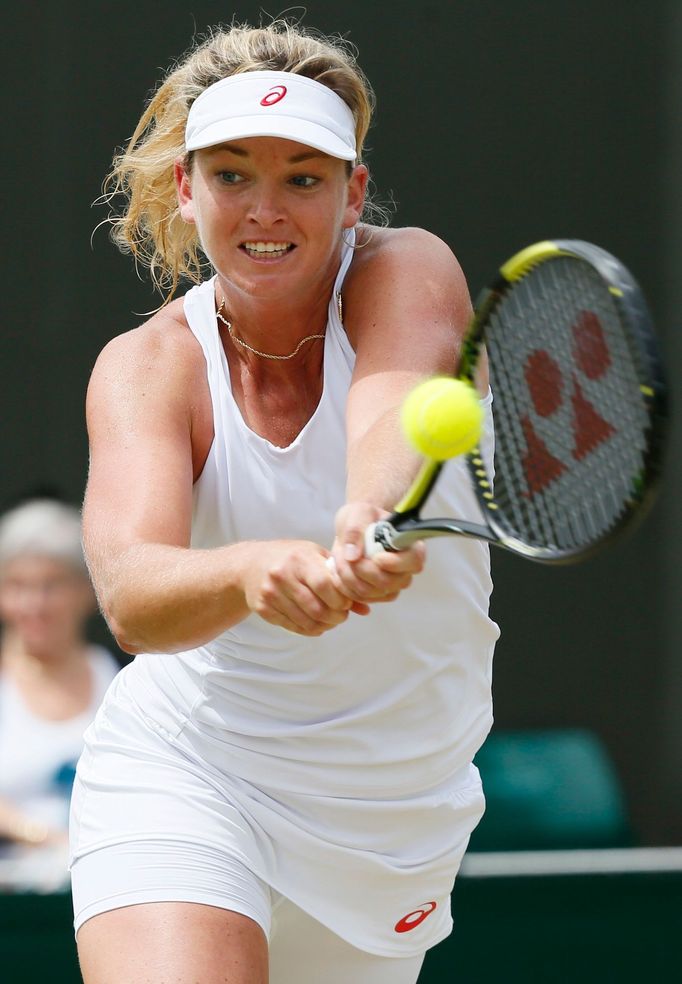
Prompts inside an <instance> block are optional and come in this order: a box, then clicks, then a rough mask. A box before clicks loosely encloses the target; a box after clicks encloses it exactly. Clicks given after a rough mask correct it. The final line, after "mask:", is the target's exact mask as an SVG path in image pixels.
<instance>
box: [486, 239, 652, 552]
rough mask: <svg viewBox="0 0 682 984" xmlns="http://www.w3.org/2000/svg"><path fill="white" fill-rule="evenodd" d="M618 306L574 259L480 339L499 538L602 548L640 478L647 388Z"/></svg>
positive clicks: (556, 262)
mask: <svg viewBox="0 0 682 984" xmlns="http://www.w3.org/2000/svg"><path fill="white" fill-rule="evenodd" d="M622 303H623V302H622V301H621V300H620V299H619V298H617V297H615V296H614V295H613V294H612V293H610V292H609V289H608V286H607V285H606V284H605V282H604V280H603V279H602V278H601V277H600V275H599V274H598V273H596V272H595V271H594V270H592V268H591V267H590V266H589V265H588V264H586V263H584V262H582V261H580V260H577V259H575V258H573V257H561V258H556V259H552V260H551V261H548V262H544V263H541V264H540V265H539V266H537V267H535V268H534V269H533V270H532V271H531V272H530V273H529V274H527V275H526V276H525V277H524V278H523V279H522V280H521V281H519V282H518V283H517V284H515V285H514V287H513V288H512V289H511V290H510V291H509V292H508V293H507V294H506V295H505V297H504V298H503V300H502V301H501V302H500V303H499V304H498V306H497V308H496V311H495V312H494V313H493V315H492V318H491V324H490V328H489V331H488V332H487V334H486V345H487V346H488V349H489V353H490V364H491V382H492V387H493V392H494V394H495V403H494V417H495V442H496V452H495V500H494V505H495V507H496V508H495V511H494V514H493V515H492V519H493V520H494V522H495V524H496V525H497V526H498V527H500V528H501V529H502V530H503V532H504V533H505V534H506V535H511V536H515V537H517V538H519V539H522V540H524V541H525V542H528V543H531V544H537V545H549V546H550V547H551V548H555V549H558V550H572V549H578V548H580V546H581V545H584V544H585V543H588V542H590V541H592V540H594V539H596V538H598V537H601V536H603V535H604V534H605V533H607V532H608V531H609V530H610V529H611V528H612V527H614V526H615V525H616V524H617V523H618V522H619V520H620V519H621V517H622V515H623V513H624V512H625V511H627V509H628V508H629V503H630V502H631V500H632V498H633V496H636V494H637V480H638V476H640V475H641V474H642V472H643V469H644V467H645V456H646V451H647V433H648V428H649V413H648V408H647V404H646V400H645V397H644V396H643V394H642V391H641V386H640V380H641V379H642V378H645V379H646V378H648V376H647V375H646V373H647V367H646V366H642V364H641V362H642V359H641V355H640V353H639V350H638V348H637V346H636V345H634V344H633V341H632V338H631V336H629V334H628V330H627V327H626V325H625V324H624V322H623V317H622V314H621V310H622Z"/></svg>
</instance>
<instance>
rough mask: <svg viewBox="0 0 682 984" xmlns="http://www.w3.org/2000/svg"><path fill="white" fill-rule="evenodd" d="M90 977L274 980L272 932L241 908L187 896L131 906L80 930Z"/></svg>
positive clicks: (221, 983) (149, 981)
mask: <svg viewBox="0 0 682 984" xmlns="http://www.w3.org/2000/svg"><path fill="white" fill-rule="evenodd" d="M78 956H79V959H80V963H81V971H82V974H83V981H84V984H121V982H122V981H125V982H126V984H195V982H196V981H201V984H267V982H268V951H267V941H266V938H265V934H264V932H263V930H262V929H261V927H260V926H259V925H258V923H257V922H255V921H254V920H253V919H250V918H249V917H248V916H244V915H242V914H241V913H237V912H231V911H229V910H227V909H222V908H217V907H214V906H210V905H197V904H195V903H188V902H152V903H147V904H142V905H132V906H126V907H125V908H121V909H114V910H111V911H109V912H104V913H101V914H100V915H98V916H94V917H93V918H91V919H89V920H88V921H87V922H86V923H85V924H84V925H83V926H82V927H81V929H80V931H79V933H78Z"/></svg>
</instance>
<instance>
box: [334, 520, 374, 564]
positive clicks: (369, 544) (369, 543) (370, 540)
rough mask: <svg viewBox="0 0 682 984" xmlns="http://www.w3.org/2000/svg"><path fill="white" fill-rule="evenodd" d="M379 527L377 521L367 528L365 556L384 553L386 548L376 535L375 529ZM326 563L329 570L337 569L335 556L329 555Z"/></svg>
mask: <svg viewBox="0 0 682 984" xmlns="http://www.w3.org/2000/svg"><path fill="white" fill-rule="evenodd" d="M376 528H377V524H376V523H370V525H369V526H368V527H367V529H366V530H365V542H364V552H365V557H373V556H374V555H375V554H378V553H382V552H383V550H384V548H383V546H382V545H381V543H379V541H378V540H376V539H375V537H374V531H375V530H376ZM325 564H326V565H327V570H330V571H335V570H336V564H335V562H334V558H333V557H327V559H326V561H325Z"/></svg>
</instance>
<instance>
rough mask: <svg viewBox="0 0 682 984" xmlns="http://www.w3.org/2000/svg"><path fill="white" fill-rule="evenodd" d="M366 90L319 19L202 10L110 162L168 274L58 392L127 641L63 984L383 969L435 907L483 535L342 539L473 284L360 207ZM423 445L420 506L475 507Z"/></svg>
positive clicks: (474, 720) (453, 800) (461, 741)
mask: <svg viewBox="0 0 682 984" xmlns="http://www.w3.org/2000/svg"><path fill="white" fill-rule="evenodd" d="M371 106H372V94H371V90H370V88H369V86H368V84H367V82H366V80H365V78H364V76H363V74H362V72H361V71H360V69H359V68H358V67H357V65H356V63H355V61H354V59H353V56H352V55H351V53H350V52H349V49H348V48H347V46H345V45H343V44H341V43H339V42H336V41H329V40H326V39H323V38H320V37H319V36H318V35H314V36H313V35H311V34H308V33H306V32H305V31H303V30H302V29H300V28H294V27H292V26H290V25H287V24H284V23H280V22H278V23H275V24H273V25H272V26H270V27H268V28H263V29H251V28H247V27H244V28H242V27H233V28H232V29H229V30H225V31H223V30H216V31H215V32H213V33H212V34H211V36H210V37H209V38H208V40H206V41H204V42H202V43H201V44H200V45H199V46H197V47H196V48H195V49H194V50H193V51H192V52H191V54H189V56H187V57H186V58H185V60H184V61H183V62H182V63H180V64H178V65H177V66H176V67H175V68H174V69H173V70H172V71H171V72H170V74H168V76H167V77H166V78H165V80H164V81H163V83H162V84H161V86H160V87H159V89H158V90H157V92H156V94H155V95H154V96H153V98H152V100H151V102H150V104H149V106H148V108H147V109H146V111H145V113H144V115H143V116H142V118H141V120H140V123H139V125H138V127H137V130H136V132H135V134H134V135H133V138H132V140H131V142H130V145H129V146H128V148H127V150H126V151H125V152H124V153H123V154H122V155H121V156H120V157H119V158H117V160H116V161H115V165H114V170H113V172H112V174H113V176H112V179H111V180H112V182H113V185H112V186H113V188H114V190H123V191H124V192H125V194H126V196H127V197H126V205H125V210H124V212H123V214H121V215H120V216H119V217H118V218H117V219H116V220H115V225H114V231H115V237H116V239H117V240H118V242H119V243H120V244H122V245H123V246H124V247H125V248H128V249H130V250H132V252H133V253H134V254H135V256H136V258H137V260H145V261H146V262H147V263H148V264H149V266H150V268H151V271H152V275H153V277H154V279H155V281H156V282H157V283H159V284H161V285H162V286H163V285H167V286H168V288H169V293H171V294H172V293H173V291H174V290H175V288H176V287H177V285H178V282H179V281H180V280H181V278H183V277H184V278H187V277H189V278H191V279H192V280H194V282H195V283H196V286H195V287H193V288H192V289H191V290H190V291H189V293H187V294H186V295H185V296H184V297H182V298H179V299H177V300H170V299H169V300H168V303H166V304H164V305H163V306H162V307H161V309H160V310H159V311H158V312H157V313H156V314H155V315H154V316H153V317H152V318H151V320H149V321H147V322H146V323H145V324H143V325H141V326H140V327H137V328H135V329H134V330H132V331H130V332H128V333H126V334H123V335H121V336H119V337H117V338H115V339H114V340H113V341H112V342H110V343H109V345H107V347H106V348H105V349H104V351H103V352H102V354H101V356H100V358H99V360H98V362H97V365H96V367H95V369H94V372H93V375H92V380H91V385H90V388H89V394H88V409H87V413H88V426H89V432H90V439H91V470H90V476H89V483H88V489H87V495H86V501H85V509H84V524H85V526H84V528H85V543H86V550H87V555H88V558H89V564H90V567H91V571H92V575H93V579H94V583H95V585H96V588H97V592H98V596H99V599H100V603H101V606H102V608H103V611H104V613H105V615H106V617H107V619H108V621H109V625H110V626H111V629H112V631H113V633H114V635H115V637H116V639H117V640H118V642H119V644H120V645H121V646H122V647H123V648H124V649H125V650H127V651H128V652H130V653H133V654H136V659H135V660H134V661H133V662H132V663H131V664H130V665H129V666H128V667H126V668H125V669H124V670H123V672H121V673H120V674H119V675H118V677H117V679H116V681H115V682H114V684H113V685H112V687H111V688H110V690H109V692H108V695H107V697H106V699H105V702H104V705H103V708H102V710H101V712H100V714H99V715H98V717H97V719H96V721H95V723H94V724H93V726H92V727H91V728H90V729H89V731H88V733H87V736H86V750H85V752H84V754H83V757H82V759H81V762H80V764H79V769H78V778H77V782H76V787H75V792H74V798H73V808H72V880H73V892H74V905H75V920H76V929H77V933H78V945H79V952H80V959H81V965H82V969H83V974H84V978H85V981H86V984H104V982H112V984H113V982H116V984H120V982H121V981H126V982H127V984H134V982H143V981H144V982H145V984H153V982H158V984H161V982H164V984H173V982H177V984H179V982H189V981H201V982H202V984H212V982H216V984H217V982H229V984H264V982H266V981H268V980H269V981H270V982H273V984H285V982H286V984H320V982H322V981H324V982H325V984H348V982H349V981H358V982H360V981H361V982H363V984H414V982H415V981H416V980H417V977H418V974H419V970H420V967H421V964H422V961H423V957H424V953H425V951H426V950H427V949H428V948H429V947H431V946H433V945H434V944H435V943H437V942H438V941H439V940H442V939H443V938H444V937H445V936H447V934H448V933H449V932H450V929H451V924H452V923H451V916H450V906H449V896H450V891H451V889H452V885H453V881H454V878H455V875H456V872H457V869H458V866H459V864H460V860H461V857H462V854H463V852H464V850H465V848H466V845H467V841H468V838H469V835H470V833H471V831H472V829H473V827H474V826H475V825H476V823H477V821H478V819H479V818H480V816H481V813H482V811H483V796H482V793H481V787H480V782H479V777H478V773H477V771H476V769H475V768H474V767H473V766H472V758H473V756H474V754H475V752H476V750H477V749H478V748H479V746H480V745H481V743H482V742H483V740H484V738H485V736H486V734H487V732H488V730H489V727H490V723H491V704H490V675H491V662H492V652H493V647H494V643H495V640H496V638H497V635H498V631H497V627H496V625H495V624H494V622H492V621H491V620H490V618H489V615H488V600H489V594H490V589H491V582H490V576H489V558H488V550H487V547H486V546H485V545H484V544H482V543H480V542H474V541H466V540H464V539H461V540H458V541H457V542H451V541H447V542H441V543H438V544H436V545H434V546H433V547H431V546H430V547H429V556H428V559H425V551H424V549H423V545H419V546H417V547H415V548H413V549H411V550H409V551H406V552H405V553H402V554H392V555H390V554H385V555H382V556H380V557H378V558H372V559H368V558H365V557H363V556H362V547H361V540H362V531H363V529H364V528H365V526H366V525H367V524H368V523H369V522H371V521H374V520H376V519H378V518H380V517H382V516H384V515H386V510H387V508H388V507H389V506H390V504H391V503H393V502H394V501H396V499H397V498H398V497H399V495H400V494H401V492H402V491H403V490H404V488H405V487H406V486H407V484H408V483H409V481H410V480H411V479H412V478H413V476H414V473H415V471H416V468H417V465H418V462H417V461H416V460H415V458H414V456H413V455H412V453H411V452H409V451H408V450H407V449H406V447H405V443H404V440H403V438H402V437H401V434H400V431H399V426H398V408H399V406H400V404H401V402H402V400H403V398H404V396H405V394H406V393H407V392H408V390H410V389H411V387H412V386H413V385H415V384H416V383H417V382H418V381H419V380H421V379H422V378H424V377H425V376H428V375H429V374H432V373H437V372H452V371H454V370H455V368H456V364H457V359H458V346H459V342H460V339H461V337H462V334H463V332H464V329H465V326H466V324H467V320H468V317H469V314H470V302H469V298H468V293H467V289H466V285H465V281H464V279H463V276H462V273H461V271H460V268H459V266H458V264H457V262H456V261H455V259H454V257H453V256H452V254H451V253H450V251H449V249H448V248H447V247H446V246H445V245H444V244H443V243H442V242H440V241H439V240H438V239H436V238H435V237H434V236H432V235H430V234H428V233H426V232H423V231H420V230H417V229H395V230H390V229H387V228H379V227H375V226H372V225H371V224H369V223H367V222H366V221H364V220H363V208H364V207H365V193H366V187H367V180H368V172H367V168H366V166H365V165H364V164H363V163H362V145H363V140H364V137H365V135H366V132H367V128H368V125H369V122H370V114H371ZM433 155H434V163H436V159H437V151H436V150H434V151H433ZM207 269H208V278H207V279H203V278H204V277H205V275H206V271H207ZM481 393H482V395H484V397H485V399H484V402H485V404H486V407H487V408H488V403H489V400H490V396H489V395H485V394H487V382H486V380H483V379H482V380H481ZM487 421H488V424H487V426H488V434H487V438H486V447H487V453H488V454H489V453H490V438H491V435H490V433H489V430H490V415H489V412H488V413H487ZM448 468H449V469H450V478H449V480H448V481H442V482H440V483H439V485H438V491H437V493H436V494H435V495H434V501H433V508H434V510H438V511H441V510H442V511H443V512H446V513H449V514H451V515H467V514H471V515H472V516H476V506H475V504H474V500H473V497H472V494H471V492H470V488H469V482H468V480H467V478H466V476H465V472H464V469H463V466H462V465H461V463H457V462H454V463H452V464H451V465H448ZM330 555H333V558H334V562H335V564H333V565H332V564H328V563H327V561H328V558H329V557H330ZM334 568H335V569H334ZM385 602H388V604H382V603H385Z"/></svg>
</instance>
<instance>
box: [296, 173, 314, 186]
mask: <svg viewBox="0 0 682 984" xmlns="http://www.w3.org/2000/svg"><path fill="white" fill-rule="evenodd" d="M319 180H320V179H319V178H315V177H313V175H312V174H295V175H294V177H293V178H292V179H291V183H292V184H294V185H296V187H297V188H313V187H314V186H315V185H316V184H317V183H318V182H319Z"/></svg>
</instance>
